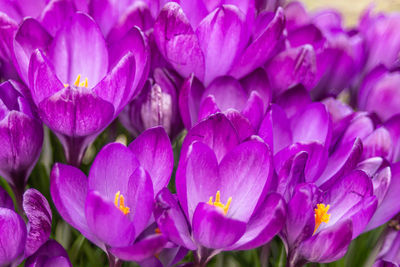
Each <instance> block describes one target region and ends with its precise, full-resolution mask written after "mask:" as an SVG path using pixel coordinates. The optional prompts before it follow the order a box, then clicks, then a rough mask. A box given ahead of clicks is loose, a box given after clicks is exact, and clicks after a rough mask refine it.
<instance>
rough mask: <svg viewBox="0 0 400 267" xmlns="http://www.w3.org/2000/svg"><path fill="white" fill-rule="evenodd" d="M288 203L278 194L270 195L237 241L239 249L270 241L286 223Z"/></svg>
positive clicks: (257, 245) (254, 246)
mask: <svg viewBox="0 0 400 267" xmlns="http://www.w3.org/2000/svg"><path fill="white" fill-rule="evenodd" d="M285 219H286V203H285V201H284V200H283V198H282V197H281V196H280V195H278V194H271V195H269V196H268V197H267V198H266V199H265V200H264V202H263V203H262V205H261V206H260V207H259V208H258V209H257V210H255V212H254V214H253V215H252V216H251V218H250V220H249V222H248V223H247V226H246V232H245V233H244V235H243V236H242V237H241V238H240V239H239V240H238V241H237V242H236V243H235V245H234V246H235V247H236V248H237V249H240V250H242V249H246V250H248V249H254V248H256V247H259V246H261V245H262V244H265V243H267V242H269V241H270V240H271V239H272V238H273V237H274V236H275V235H276V234H277V233H278V232H279V231H280V230H281V229H282V226H283V225H284V222H285Z"/></svg>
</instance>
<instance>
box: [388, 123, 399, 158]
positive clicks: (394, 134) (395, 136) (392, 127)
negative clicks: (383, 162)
mask: <svg viewBox="0 0 400 267" xmlns="http://www.w3.org/2000/svg"><path fill="white" fill-rule="evenodd" d="M384 126H385V128H386V129H387V130H388V131H389V134H390V136H391V139H392V144H393V147H392V151H391V155H390V157H389V159H391V160H392V161H394V162H397V161H398V160H399V157H400V115H395V116H393V117H391V118H390V119H389V120H387V121H386V122H385V123H384Z"/></svg>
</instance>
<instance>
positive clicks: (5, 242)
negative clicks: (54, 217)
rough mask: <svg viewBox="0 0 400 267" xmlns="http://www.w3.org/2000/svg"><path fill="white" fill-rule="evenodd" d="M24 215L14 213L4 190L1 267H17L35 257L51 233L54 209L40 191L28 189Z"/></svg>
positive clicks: (0, 204) (1, 193)
mask: <svg viewBox="0 0 400 267" xmlns="http://www.w3.org/2000/svg"><path fill="white" fill-rule="evenodd" d="M22 207H23V210H22V211H21V212H23V213H24V216H26V218H27V224H25V222H24V220H23V217H22V216H20V215H19V214H18V213H16V212H15V211H14V207H13V202H12V200H11V198H10V196H9V195H8V194H7V192H6V191H5V190H4V189H2V188H1V187H0V231H1V235H0V244H1V249H0V265H1V266H17V265H18V264H20V263H21V262H22V261H23V260H24V259H26V258H27V257H29V256H31V255H32V254H34V253H35V252H36V251H37V250H38V249H39V248H40V247H41V246H42V245H43V244H44V243H46V241H47V240H48V238H49V236H50V232H51V210H50V206H49V203H48V202H47V200H46V198H45V197H44V196H42V194H40V192H39V191H37V190H36V189H28V190H27V191H26V192H25V193H24V196H23V205H22Z"/></svg>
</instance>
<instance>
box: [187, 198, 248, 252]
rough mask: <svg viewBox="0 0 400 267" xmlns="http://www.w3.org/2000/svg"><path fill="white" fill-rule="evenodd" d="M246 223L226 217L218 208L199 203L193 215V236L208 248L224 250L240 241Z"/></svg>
mask: <svg viewBox="0 0 400 267" xmlns="http://www.w3.org/2000/svg"><path fill="white" fill-rule="evenodd" d="M245 230H246V223H244V222H242V221H238V220H235V219H231V218H229V217H227V216H225V215H224V214H223V213H222V212H221V211H219V210H218V208H217V207H214V206H212V205H209V204H207V203H199V204H198V205H197V207H196V210H195V212H194V215H193V236H194V238H195V240H196V241H197V242H198V243H199V244H200V245H202V246H205V247H206V248H213V249H223V248H226V247H228V246H230V245H232V244H234V243H235V242H236V241H238V240H239V239H240V237H241V236H243V234H244V232H245Z"/></svg>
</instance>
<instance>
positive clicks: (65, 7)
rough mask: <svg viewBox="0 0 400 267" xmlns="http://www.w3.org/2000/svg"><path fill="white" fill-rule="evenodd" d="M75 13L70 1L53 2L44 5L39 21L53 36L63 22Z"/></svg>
mask: <svg viewBox="0 0 400 267" xmlns="http://www.w3.org/2000/svg"><path fill="white" fill-rule="evenodd" d="M75 11H76V9H75V6H74V3H73V2H72V1H68V0H53V1H50V2H49V3H48V4H47V5H46V7H45V9H44V10H43V11H42V14H41V15H40V18H39V21H40V23H41V24H42V25H43V27H45V28H46V30H47V31H48V32H49V33H50V34H51V35H52V36H55V35H56V33H57V32H58V30H59V29H61V27H62V26H63V25H64V23H65V21H67V20H68V19H69V18H70V17H72V16H73V15H74V13H75Z"/></svg>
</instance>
